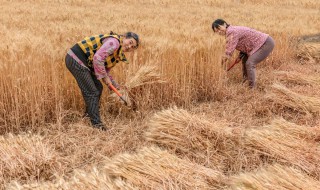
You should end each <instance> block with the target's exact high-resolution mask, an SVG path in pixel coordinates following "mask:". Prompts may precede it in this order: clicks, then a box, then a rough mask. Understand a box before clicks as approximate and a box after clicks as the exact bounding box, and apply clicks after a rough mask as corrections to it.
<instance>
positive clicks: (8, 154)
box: [0, 134, 61, 184]
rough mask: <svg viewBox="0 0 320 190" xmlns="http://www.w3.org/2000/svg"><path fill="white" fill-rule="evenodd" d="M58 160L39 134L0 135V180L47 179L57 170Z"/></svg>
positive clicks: (55, 153) (56, 154)
mask: <svg viewBox="0 0 320 190" xmlns="http://www.w3.org/2000/svg"><path fill="white" fill-rule="evenodd" d="M60 161H61V160H60V157H59V155H58V153H57V152H56V151H55V150H54V149H53V148H52V147H51V145H50V144H48V143H46V142H44V140H43V137H41V136H39V135H30V134H21V135H12V134H8V135H6V136H1V137H0V176H1V178H0V181H2V180H4V181H8V180H12V179H15V180H19V181H24V180H32V179H48V178H50V177H51V176H52V175H53V174H54V173H55V172H58V171H59V166H60ZM2 184H3V183H2Z"/></svg>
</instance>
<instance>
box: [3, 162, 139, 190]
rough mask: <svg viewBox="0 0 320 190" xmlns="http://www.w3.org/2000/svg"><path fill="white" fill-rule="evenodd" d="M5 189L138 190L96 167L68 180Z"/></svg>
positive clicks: (8, 186)
mask: <svg viewBox="0 0 320 190" xmlns="http://www.w3.org/2000/svg"><path fill="white" fill-rule="evenodd" d="M6 189H8V190H14V189H23V190H29V189H30V190H31V189H32V190H56V189H64V190H83V189H90V190H100V189H112V190H138V188H136V187H133V186H132V185H130V184H128V183H125V182H124V181H123V180H122V179H111V178H110V176H109V175H108V174H107V173H105V172H102V171H99V170H98V169H97V167H93V168H92V169H91V170H90V171H88V172H86V171H83V170H76V171H74V172H73V175H72V176H71V177H69V179H67V180H66V179H63V178H61V177H59V178H58V179H56V180H55V181H48V182H35V183H31V184H24V185H22V184H20V183H19V182H16V181H15V182H11V183H10V184H8V185H7V187H6Z"/></svg>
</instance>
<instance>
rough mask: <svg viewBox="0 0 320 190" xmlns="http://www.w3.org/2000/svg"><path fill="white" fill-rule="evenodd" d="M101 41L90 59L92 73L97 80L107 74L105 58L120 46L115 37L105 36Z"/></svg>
mask: <svg viewBox="0 0 320 190" xmlns="http://www.w3.org/2000/svg"><path fill="white" fill-rule="evenodd" d="M102 43H103V44H102V46H101V47H100V49H99V50H98V51H97V52H96V53H95V54H94V56H93V61H92V63H93V69H94V73H95V75H96V77H97V79H98V80H100V79H102V78H104V77H106V76H108V71H107V70H106V67H105V65H104V64H105V60H106V58H107V57H108V56H109V55H111V54H113V53H114V51H116V50H117V49H118V48H119V46H120V43H119V41H118V40H117V39H115V38H106V39H105V40H104V41H103V42H102Z"/></svg>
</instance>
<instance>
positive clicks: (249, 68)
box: [242, 36, 274, 88]
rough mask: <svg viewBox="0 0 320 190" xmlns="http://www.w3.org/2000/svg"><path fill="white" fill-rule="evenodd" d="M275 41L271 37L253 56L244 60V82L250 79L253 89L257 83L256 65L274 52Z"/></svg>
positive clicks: (250, 85)
mask: <svg viewBox="0 0 320 190" xmlns="http://www.w3.org/2000/svg"><path fill="white" fill-rule="evenodd" d="M273 48H274V41H273V39H272V38H271V37H270V36H269V37H268V38H267V40H266V42H265V43H264V44H263V45H262V46H261V47H260V49H258V51H256V52H255V53H254V54H252V55H251V56H249V57H248V56H245V57H244V58H243V59H242V73H243V78H244V80H246V79H248V81H249V87H250V88H253V87H254V86H255V83H256V65H257V64H258V63H260V62H261V61H263V60H264V59H265V58H266V57H268V55H269V54H270V53H271V52H272V50H273Z"/></svg>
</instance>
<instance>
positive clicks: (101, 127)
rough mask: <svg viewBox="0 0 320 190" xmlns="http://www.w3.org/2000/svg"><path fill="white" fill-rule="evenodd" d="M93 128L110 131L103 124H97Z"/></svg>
mask: <svg viewBox="0 0 320 190" xmlns="http://www.w3.org/2000/svg"><path fill="white" fill-rule="evenodd" d="M93 127H94V128H97V129H100V130H102V131H106V130H107V129H108V128H107V127H106V126H105V125H104V124H103V123H99V124H95V125H93Z"/></svg>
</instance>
